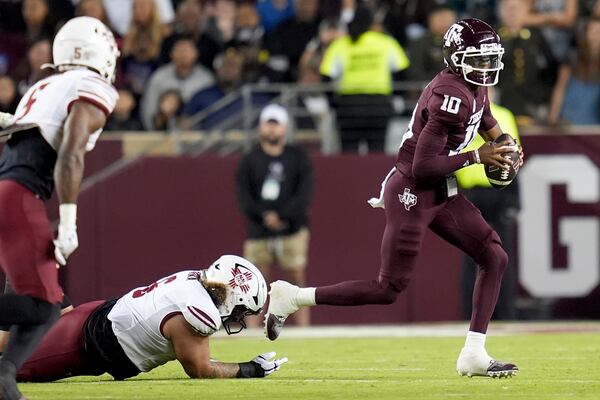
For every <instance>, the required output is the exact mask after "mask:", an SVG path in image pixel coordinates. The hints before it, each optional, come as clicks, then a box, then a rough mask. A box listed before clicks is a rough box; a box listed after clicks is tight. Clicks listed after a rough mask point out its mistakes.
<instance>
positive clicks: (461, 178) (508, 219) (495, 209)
mask: <svg viewBox="0 0 600 400" xmlns="http://www.w3.org/2000/svg"><path fill="white" fill-rule="evenodd" d="M488 95H489V96H490V98H493V97H494V88H488ZM490 109H491V111H492V115H493V116H494V118H496V120H497V121H498V125H500V126H501V127H502V130H503V131H504V132H507V133H509V134H510V135H511V136H512V137H513V138H515V139H516V140H517V142H518V143H521V141H520V138H519V132H518V130H517V121H516V119H515V116H514V114H513V113H512V112H511V111H510V110H508V109H507V108H504V107H500V106H498V105H497V104H495V103H494V102H492V103H491V104H490ZM483 143H484V140H483V138H482V137H481V136H480V135H476V136H475V139H474V140H473V142H472V143H471V144H470V145H469V146H467V147H466V148H465V149H464V150H463V152H468V151H472V150H474V149H477V148H479V147H480V146H481V145H483ZM456 178H457V180H458V184H459V186H460V187H461V188H462V189H463V194H464V195H465V196H467V198H468V199H469V200H470V201H471V202H472V203H473V204H475V206H477V208H478V209H479V210H480V211H481V213H482V214H483V217H484V218H485V220H486V221H487V222H488V223H489V224H490V225H491V226H492V228H493V229H494V230H495V231H496V232H497V233H498V236H500V239H501V240H502V246H503V247H504V249H505V250H506V252H507V253H508V254H514V250H513V249H514V248H515V246H516V238H515V226H516V222H517V214H518V211H519V209H520V199H519V185H518V182H516V181H515V182H513V183H512V184H511V185H508V187H507V188H505V189H503V190H497V189H494V188H492V186H491V185H490V183H489V181H488V179H487V176H486V175H485V171H484V167H483V165H471V166H469V167H466V168H462V169H459V170H458V171H456ZM477 268H478V266H477V265H476V264H475V262H474V261H473V259H472V258H471V257H469V256H466V255H465V256H463V262H462V269H461V277H460V285H461V291H460V293H461V308H462V316H463V318H464V319H466V320H468V319H470V318H471V311H472V303H473V301H472V299H473V288H474V287H475V278H476V272H477ZM516 286H517V270H516V266H515V265H514V259H513V258H512V257H509V260H508V266H507V268H506V271H505V272H504V277H503V278H502V288H501V290H500V295H499V297H498V302H497V303H496V309H495V311H494V319H502V320H513V319H516V317H517V315H516V304H515V302H516V298H517V288H516Z"/></svg>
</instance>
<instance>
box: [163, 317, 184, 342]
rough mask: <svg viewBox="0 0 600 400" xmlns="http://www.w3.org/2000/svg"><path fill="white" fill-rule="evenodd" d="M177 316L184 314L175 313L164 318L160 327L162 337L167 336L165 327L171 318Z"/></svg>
mask: <svg viewBox="0 0 600 400" xmlns="http://www.w3.org/2000/svg"><path fill="white" fill-rule="evenodd" d="M177 315H182V312H181V311H173V312H170V313H168V314H167V315H165V316H164V317H163V319H162V321H160V326H159V328H158V329H159V331H160V334H161V335H163V336H165V334H164V333H163V326H164V325H165V324H166V323H167V321H168V320H170V319H171V318H173V317H175V316H177ZM165 339H166V338H165Z"/></svg>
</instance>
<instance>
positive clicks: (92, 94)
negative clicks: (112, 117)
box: [77, 89, 110, 108]
mask: <svg viewBox="0 0 600 400" xmlns="http://www.w3.org/2000/svg"><path fill="white" fill-rule="evenodd" d="M77 93H78V94H79V95H80V96H86V97H92V98H96V99H97V100H98V101H101V102H102V103H104V104H105V105H106V107H107V108H108V105H109V104H110V101H109V100H107V99H106V97H104V96H101V95H100V94H98V93H96V92H92V91H89V90H85V89H79V90H78V91H77Z"/></svg>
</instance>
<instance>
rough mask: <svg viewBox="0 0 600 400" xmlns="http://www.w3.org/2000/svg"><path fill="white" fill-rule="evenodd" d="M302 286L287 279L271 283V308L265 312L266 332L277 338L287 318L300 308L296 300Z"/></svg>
mask: <svg viewBox="0 0 600 400" xmlns="http://www.w3.org/2000/svg"><path fill="white" fill-rule="evenodd" d="M299 290H300V288H299V287H298V286H296V285H292V284H291V283H288V282H286V281H275V282H273V283H271V291H270V292H269V295H270V297H269V308H268V309H267V313H266V314H265V334H266V335H267V337H268V338H269V339H270V340H275V339H277V338H278V337H279V334H280V333H281V331H282V330H283V325H284V323H285V319H286V318H287V317H288V316H289V315H291V314H293V313H295V312H296V311H298V309H299V308H300V307H299V306H298V304H297V302H296V298H297V296H298V291H299Z"/></svg>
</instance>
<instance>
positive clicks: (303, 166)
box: [279, 151, 313, 219]
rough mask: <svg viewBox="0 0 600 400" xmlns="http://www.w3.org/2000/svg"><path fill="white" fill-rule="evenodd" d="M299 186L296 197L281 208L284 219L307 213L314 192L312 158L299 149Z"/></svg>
mask: <svg viewBox="0 0 600 400" xmlns="http://www.w3.org/2000/svg"><path fill="white" fill-rule="evenodd" d="M298 163H299V171H298V174H299V176H298V186H297V188H296V192H295V194H294V197H292V198H291V199H290V200H289V201H287V202H286V204H285V205H284V206H283V208H282V209H281V210H280V212H279V215H280V216H281V218H283V219H288V218H290V219H293V218H296V217H300V216H302V215H304V214H306V211H307V209H308V206H309V204H310V200H311V198H312V194H313V170H312V165H311V163H310V160H309V159H308V157H307V155H306V154H305V153H304V152H302V151H299V152H298Z"/></svg>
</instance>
